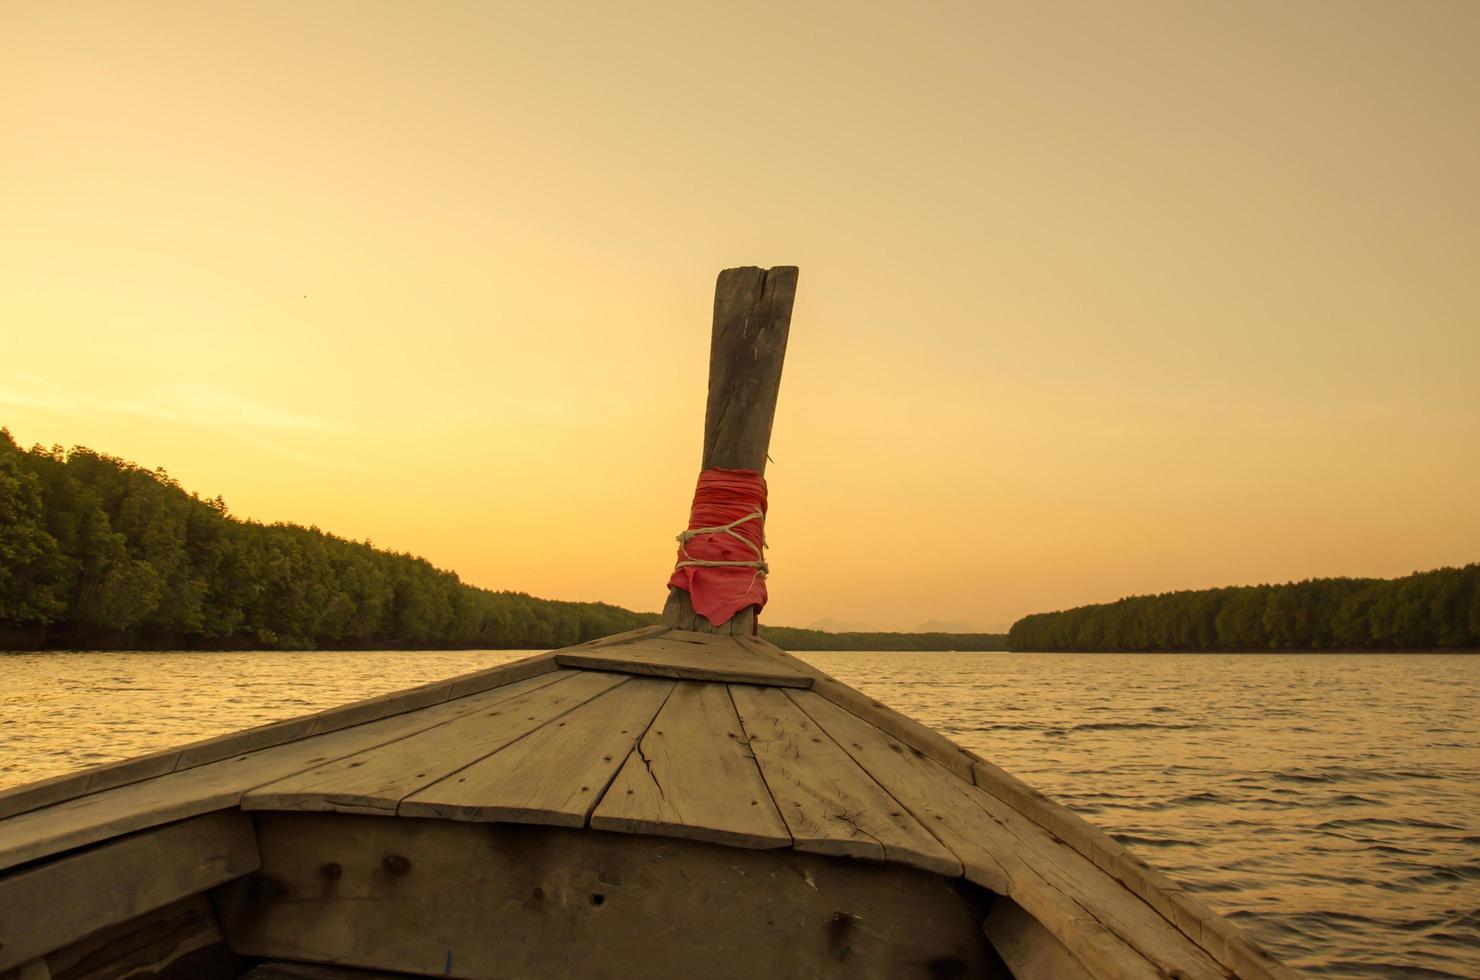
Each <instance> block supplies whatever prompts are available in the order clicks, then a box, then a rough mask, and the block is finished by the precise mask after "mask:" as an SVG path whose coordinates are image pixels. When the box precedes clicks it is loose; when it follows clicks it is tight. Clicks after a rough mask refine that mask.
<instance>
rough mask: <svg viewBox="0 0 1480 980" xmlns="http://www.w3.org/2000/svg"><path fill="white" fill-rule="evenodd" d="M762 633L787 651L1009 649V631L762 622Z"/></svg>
mask: <svg viewBox="0 0 1480 980" xmlns="http://www.w3.org/2000/svg"><path fill="white" fill-rule="evenodd" d="M761 636H762V637H764V638H765V639H767V640H770V641H771V642H772V643H774V644H776V645H777V646H778V647H781V648H782V649H783V650H962V651H967V650H971V651H975V650H1006V649H1007V634H1005V633H826V632H824V631H822V630H807V629H798V628H796V627H793V626H767V625H766V624H765V623H762V624H761Z"/></svg>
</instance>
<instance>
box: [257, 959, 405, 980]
mask: <svg viewBox="0 0 1480 980" xmlns="http://www.w3.org/2000/svg"><path fill="white" fill-rule="evenodd" d="M240 980H416V975H415V974H413V973H386V972H384V971H382V970H355V969H351V968H349V967H343V966H320V965H319V964H317V963H287V962H284V961H282V960H275V961H273V962H270V963H259V964H258V965H257V966H254V967H253V968H252V969H250V970H248V971H247V972H246V973H243V974H242V975H241V977H240Z"/></svg>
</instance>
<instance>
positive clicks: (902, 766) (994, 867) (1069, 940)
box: [788, 691, 1223, 980]
mask: <svg viewBox="0 0 1480 980" xmlns="http://www.w3.org/2000/svg"><path fill="white" fill-rule="evenodd" d="M788 695H789V696H790V697H791V699H792V701H793V702H795V703H796V704H797V705H798V706H799V707H801V708H802V709H803V710H804V711H806V713H807V714H808V715H809V716H810V717H811V718H812V719H813V720H814V721H815V722H816V723H817V724H818V725H819V726H820V727H821V728H822V729H823V730H824V731H826V732H827V733H828V734H829V735H830V736H832V737H833V738H834V739H836V740H837V743H838V744H839V745H841V746H842V747H843V749H844V750H845V751H846V752H847V753H848V754H849V755H850V756H851V757H852V758H853V759H854V761H856V762H857V763H858V764H859V765H860V766H861V767H862V768H863V769H865V770H866V771H867V772H868V773H869V775H871V776H872V777H873V778H874V779H876V780H877V781H878V782H879V783H880V784H881V785H882V786H883V787H884V788H885V789H886V790H888V791H889V792H890V793H891V794H892V795H893V796H894V798H895V799H897V800H899V801H900V803H901V804H902V805H903V806H904V807H906V808H907V809H908V810H909V811H910V812H911V813H913V814H914V816H915V817H917V818H918V819H919V820H920V821H921V822H922V823H924V824H925V825H926V826H928V827H929V828H930V829H931V830H932V831H934V832H935V833H936V834H937V835H938V836H939V837H940V838H941V839H942V840H943V841H944V842H945V843H946V845H947V846H949V847H950V848H951V849H952V850H953V851H955V852H956V853H957V854H958V855H960V857H961V860H962V863H963V864H964V866H965V869H966V876H967V877H968V878H969V879H971V880H973V881H976V882H977V883H979V884H982V885H985V886H986V887H988V888H991V889H992V890H993V891H996V892H998V893H1000V894H1005V895H1008V896H1010V897H1011V898H1013V899H1014V900H1015V901H1016V902H1017V903H1018V904H1020V905H1022V906H1023V908H1024V909H1026V910H1027V911H1028V912H1029V913H1030V914H1032V915H1033V916H1034V917H1035V918H1036V919H1038V921H1039V922H1041V923H1042V924H1043V925H1044V926H1045V927H1047V928H1048V929H1049V931H1050V932H1052V933H1054V935H1055V936H1056V937H1057V938H1058V939H1059V941H1060V942H1062V943H1063V944H1064V945H1065V946H1066V947H1067V948H1069V949H1070V950H1071V951H1072V952H1074V953H1075V955H1076V956H1079V958H1080V959H1081V960H1082V961H1083V962H1085V964H1086V965H1087V966H1091V967H1095V968H1101V969H1103V968H1106V967H1109V968H1113V969H1115V970H1117V971H1125V970H1129V969H1132V968H1135V969H1138V970H1139V971H1140V972H1141V973H1142V974H1143V975H1146V976H1157V975H1172V976H1180V977H1184V978H1186V980H1222V978H1223V971H1222V970H1221V968H1219V966H1218V964H1217V963H1216V962H1214V960H1213V959H1212V958H1211V957H1210V956H1208V954H1207V953H1205V952H1204V951H1203V950H1201V949H1199V948H1198V946H1197V945H1196V944H1195V943H1193V942H1191V941H1190V940H1189V939H1188V938H1187V937H1186V936H1184V935H1183V934H1182V932H1181V931H1180V930H1178V929H1177V927H1176V926H1175V925H1174V924H1173V923H1171V922H1168V921H1167V920H1166V919H1165V918H1163V917H1162V916H1161V915H1160V914H1159V913H1158V912H1157V911H1156V910H1155V909H1154V908H1152V907H1151V906H1149V905H1147V904H1146V903H1145V902H1144V901H1142V900H1141V898H1140V897H1139V896H1137V895H1136V894H1135V893H1134V892H1131V891H1130V890H1129V889H1127V888H1125V887H1124V886H1123V885H1121V884H1120V883H1119V882H1118V881H1116V880H1114V879H1113V878H1111V877H1110V876H1109V875H1106V874H1105V873H1104V872H1102V871H1101V870H1100V869H1098V868H1096V867H1095V866H1094V865H1093V864H1092V863H1091V862H1090V861H1088V860H1087V859H1086V858H1084V856H1083V855H1081V854H1079V853H1078V852H1077V851H1075V850H1074V849H1073V848H1071V847H1069V846H1067V845H1065V844H1064V843H1062V842H1061V841H1058V840H1057V839H1055V838H1054V837H1053V836H1052V835H1050V834H1049V833H1048V832H1047V831H1045V830H1043V828H1041V827H1039V826H1037V825H1036V824H1033V823H1032V822H1031V821H1028V820H1027V819H1026V818H1024V817H1023V816H1022V815H1021V814H1018V813H1017V812H1016V811H1013V810H1011V808H1009V807H1006V806H1004V805H1003V804H1002V803H1001V802H1000V801H997V800H994V799H992V798H990V797H988V796H987V794H984V793H982V791H981V790H979V789H978V788H977V787H975V786H972V785H970V784H968V783H966V782H965V781H963V780H960V779H958V778H956V777H955V776H953V775H952V774H950V773H949V772H947V771H946V770H945V769H944V768H943V767H942V766H940V765H939V764H937V763H935V762H934V761H933V760H930V759H928V758H926V757H925V756H924V754H923V753H918V752H914V751H911V750H910V749H909V747H908V746H906V745H904V744H903V743H902V742H900V741H899V740H898V739H895V738H893V737H892V736H890V735H889V734H888V733H886V732H884V731H881V730H880V729H879V728H877V727H875V726H874V725H872V724H870V723H869V722H867V721H865V720H864V719H862V718H859V717H858V716H857V715H854V714H852V713H851V712H849V711H846V710H844V709H843V708H842V707H840V706H839V705H837V704H835V703H833V702H831V701H829V700H828V699H826V698H824V697H821V696H820V695H817V694H815V693H812V692H804V691H803V692H788ZM1086 919H1091V920H1093V921H1094V922H1097V923H1099V924H1100V925H1101V926H1103V930H1100V929H1086V928H1085V927H1084V922H1085V920H1086ZM1106 933H1108V934H1109V935H1108V936H1107V935H1106ZM1102 940H1103V941H1102ZM1131 951H1134V954H1135V957H1137V958H1140V959H1141V960H1142V962H1140V963H1135V962H1134V960H1133V959H1132V958H1131V957H1129V956H1128V955H1127V954H1128V953H1129V952H1131ZM1115 975H1118V974H1115Z"/></svg>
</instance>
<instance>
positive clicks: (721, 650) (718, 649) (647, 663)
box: [556, 630, 812, 687]
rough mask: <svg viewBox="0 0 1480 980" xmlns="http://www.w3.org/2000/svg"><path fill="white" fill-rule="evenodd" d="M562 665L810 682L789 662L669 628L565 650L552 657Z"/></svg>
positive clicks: (717, 637) (722, 637)
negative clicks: (600, 645)
mask: <svg viewBox="0 0 1480 980" xmlns="http://www.w3.org/2000/svg"><path fill="white" fill-rule="evenodd" d="M556 659H557V660H558V661H559V662H560V663H561V665H562V666H566V667H585V668H587V669H588V670H617V671H624V672H626V673H633V674H647V675H649V676H653V677H671V678H682V679H686V680H700V681H722V682H731V683H737V684H765V685H771V686H776V687H809V686H811V684H812V678H811V677H810V676H809V675H807V674H806V673H804V672H802V671H800V670H798V669H797V668H795V667H793V666H791V665H790V664H786V663H783V662H781V661H779V660H776V659H774V658H770V657H760V656H756V655H755V654H754V653H752V652H751V651H749V650H747V649H746V648H745V647H742V646H741V645H740V644H739V643H737V642H735V638H734V637H732V636H729V635H726V634H719V633H697V632H694V631H692V630H670V631H668V632H666V633H663V634H661V635H657V636H650V637H645V638H642V639H639V640H635V641H633V642H630V643H623V644H621V645H619V646H612V647H605V648H602V649H597V650H586V651H576V650H566V651H561V652H560V653H558V654H557V655H556Z"/></svg>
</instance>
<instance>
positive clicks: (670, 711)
mask: <svg viewBox="0 0 1480 980" xmlns="http://www.w3.org/2000/svg"><path fill="white" fill-rule="evenodd" d="M591 826H592V827H593V828H595V829H597V830H620V831H626V832H628V833H634V834H664V835H668V836H672V837H687V838H691V839H693V840H707V841H712V842H714V843H718V844H729V845H731V846H738V847H786V846H788V845H790V844H791V834H790V833H788V832H787V830H786V824H785V823H784V822H783V821H782V819H781V815H780V814H778V813H777V812H776V804H775V802H774V801H773V800H772V799H771V794H770V791H768V790H767V789H766V784H765V781H764V780H763V779H761V772H760V768H759V767H758V766H757V765H756V761H755V755H754V753H752V752H751V751H750V746H749V744H748V743H747V742H746V741H745V735H744V729H743V728H742V727H741V726H740V718H739V716H737V715H736V714H735V706H734V704H733V703H732V702H731V700H730V695H729V692H728V691H727V690H726V689H725V686H724V685H723V684H704V683H695V682H691V681H684V682H681V683H680V684H679V685H678V686H677V687H676V688H674V690H673V693H672V694H671V695H670V696H669V698H668V701H667V703H665V704H664V705H663V709H662V710H661V711H660V712H658V716H657V717H656V718H654V719H653V723H652V725H651V726H650V727H649V728H648V731H647V734H646V735H644V736H643V737H642V739H641V740H640V741H639V742H638V744H637V746H636V747H635V748H633V750H632V752H631V753H630V754H629V755H628V756H627V761H626V763H624V764H623V766H622V769H621V771H620V772H619V773H618V774H617V778H616V781H615V782H613V783H612V786H611V788H610V789H609V790H607V792H606V795H605V796H604V797H602V799H601V802H600V804H598V805H597V807H596V811H595V812H594V813H593V814H592V815H591Z"/></svg>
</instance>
